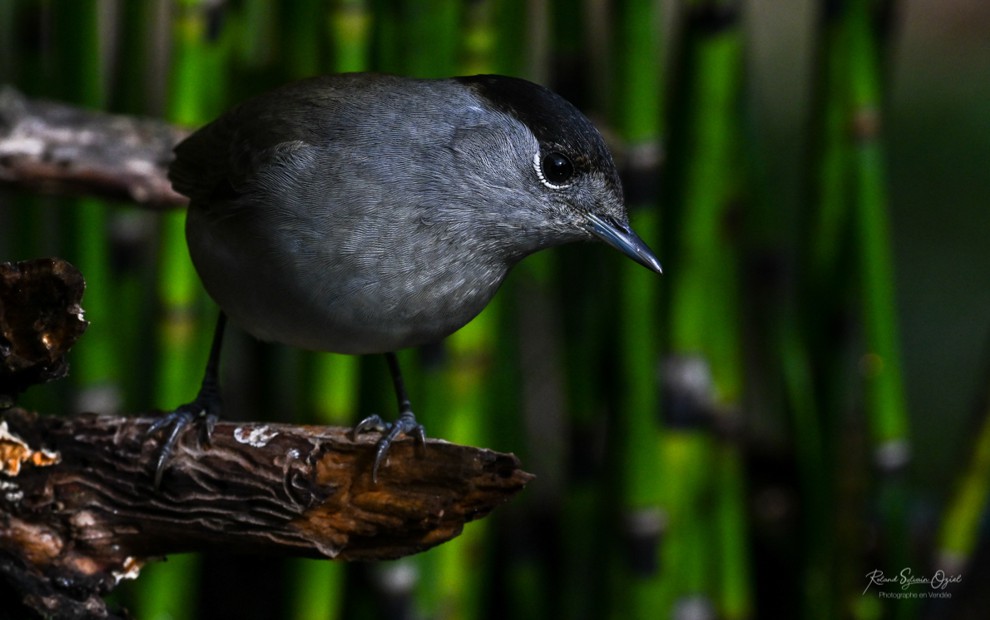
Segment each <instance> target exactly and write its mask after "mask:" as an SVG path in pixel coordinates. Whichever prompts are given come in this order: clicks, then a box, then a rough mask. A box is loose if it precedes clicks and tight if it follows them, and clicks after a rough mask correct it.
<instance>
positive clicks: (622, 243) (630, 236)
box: [587, 213, 663, 273]
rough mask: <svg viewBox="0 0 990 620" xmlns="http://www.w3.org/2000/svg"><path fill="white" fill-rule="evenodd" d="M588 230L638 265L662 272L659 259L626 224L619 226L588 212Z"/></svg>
mask: <svg viewBox="0 0 990 620" xmlns="http://www.w3.org/2000/svg"><path fill="white" fill-rule="evenodd" d="M587 216H588V231H589V232H590V233H591V234H593V235H595V236H596V237H598V238H599V239H601V240H602V241H604V242H605V243H607V244H609V245H610V246H612V247H613V248H615V249H616V250H618V251H620V252H622V253H623V254H625V255H626V256H628V257H629V258H631V259H633V260H634V261H636V262H637V263H639V264H640V265H642V266H644V267H646V268H647V269H650V270H651V271H655V272H657V273H663V268H662V267H661V266H660V261H658V260H657V257H656V256H654V255H653V252H652V251H651V250H650V248H648V247H647V246H646V244H645V243H643V240H642V239H640V238H639V237H638V236H637V235H636V233H634V232H633V231H632V230H631V229H629V227H628V226H621V225H619V224H616V223H615V222H612V221H607V220H605V219H603V218H601V217H599V216H597V215H595V214H594V213H588V214H587Z"/></svg>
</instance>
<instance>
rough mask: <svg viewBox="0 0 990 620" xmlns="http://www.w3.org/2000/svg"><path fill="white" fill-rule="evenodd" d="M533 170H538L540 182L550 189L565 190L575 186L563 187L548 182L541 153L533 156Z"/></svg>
mask: <svg viewBox="0 0 990 620" xmlns="http://www.w3.org/2000/svg"><path fill="white" fill-rule="evenodd" d="M533 169H534V170H536V176H538V177H539V178H540V182H541V183H543V184H544V185H546V186H547V187H549V188H550V189H564V188H566V187H570V186H571V185H573V183H563V184H561V185H557V184H556V183H551V182H550V181H548V180H547V177H546V175H545V174H543V164H542V158H541V157H540V152H539V151H537V152H536V153H534V154H533Z"/></svg>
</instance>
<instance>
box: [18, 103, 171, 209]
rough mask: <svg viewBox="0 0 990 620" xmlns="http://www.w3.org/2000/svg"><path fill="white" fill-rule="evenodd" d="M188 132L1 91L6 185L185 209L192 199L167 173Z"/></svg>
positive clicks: (156, 123) (128, 117) (152, 120)
mask: <svg viewBox="0 0 990 620" xmlns="http://www.w3.org/2000/svg"><path fill="white" fill-rule="evenodd" d="M187 134H188V131H186V130H184V129H181V128H178V127H174V126H172V125H170V124H168V123H166V122H164V121H161V120H156V119H144V118H137V117H133V116H122V115H113V114H106V113H103V112H94V111H91V110H85V109H82V108H77V107H73V106H69V105H65V104H62V103H56V102H51V101H41V100H34V99H28V98H26V97H24V96H23V95H22V94H21V93H19V92H18V91H16V90H15V89H13V88H11V87H9V86H0V183H7V184H10V185H13V186H15V187H21V188H26V189H29V190H32V191H37V192H45V193H56V194H88V195H96V196H103V197H107V198H113V199H117V200H127V201H132V202H136V203H139V204H143V205H146V206H151V207H175V206H181V205H184V204H186V198H185V197H184V196H182V195H180V194H178V193H176V192H175V191H174V190H173V189H172V185H171V184H170V183H169V181H168V177H167V174H166V171H167V169H168V163H169V162H170V161H171V159H172V147H173V146H174V145H175V144H176V143H177V142H179V140H181V139H182V138H183V137H185V136H186V135H187Z"/></svg>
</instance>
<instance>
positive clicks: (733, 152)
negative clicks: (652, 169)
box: [664, 2, 752, 618]
mask: <svg viewBox="0 0 990 620" xmlns="http://www.w3.org/2000/svg"><path fill="white" fill-rule="evenodd" d="M692 6H693V8H694V10H695V11H698V12H697V13H696V14H695V16H694V19H693V20H692V24H691V26H689V31H688V34H687V38H686V45H687V49H686V51H685V56H684V61H683V68H682V71H684V72H685V74H684V75H685V77H686V80H687V81H688V84H687V85H686V86H685V87H684V88H685V89H686V92H687V95H686V97H687V103H686V105H684V106H683V107H682V108H680V110H682V111H684V112H685V113H686V115H687V118H681V119H677V120H675V121H672V122H680V123H683V124H684V126H685V128H686V129H685V130H684V131H685V134H684V136H685V137H684V139H683V140H682V141H681V142H680V143H679V146H681V147H682V148H684V149H685V150H684V152H682V153H680V154H679V155H680V156H681V157H683V158H685V161H686V162H687V164H686V170H685V171H684V175H685V176H684V179H683V181H682V183H683V190H682V191H683V193H682V195H681V200H682V202H681V206H680V208H681V213H680V220H679V222H678V234H679V236H680V239H681V241H680V252H679V253H678V256H677V262H676V265H677V272H676V277H672V278H671V280H672V281H673V282H674V290H672V292H671V311H670V312H671V323H670V330H671V336H670V339H671V349H672V353H673V354H674V355H676V356H678V357H679V358H680V359H681V360H686V359H687V360H689V359H692V358H698V361H697V363H699V364H702V365H704V366H707V367H708V368H709V369H710V372H711V376H712V381H713V383H712V388H713V395H712V396H713V399H714V404H715V411H718V412H722V413H721V415H735V413H733V412H735V411H737V409H738V407H739V402H740V398H741V395H742V382H743V370H742V365H741V342H740V341H741V335H740V333H739V330H740V323H741V319H740V307H739V299H738V297H739V292H738V290H737V282H738V279H739V278H738V274H737V270H736V265H737V264H738V262H739V260H738V257H737V252H736V250H735V249H734V248H733V246H732V242H733V240H732V239H731V238H726V228H725V222H726V221H727V215H728V213H729V208H730V207H731V204H732V201H733V198H735V195H736V194H737V193H738V192H739V185H740V179H739V178H738V176H737V174H738V173H736V172H735V171H737V170H738V169H739V165H738V164H739V152H738V149H739V133H738V132H739V129H738V128H739V126H740V122H739V118H738V115H737V112H736V108H737V105H738V100H739V94H740V88H739V87H740V80H739V76H740V74H741V69H742V62H741V61H742V57H741V51H742V38H741V29H740V24H739V20H738V18H736V19H734V20H731V21H729V20H728V19H727V18H728V16H729V15H730V14H724V15H723V16H722V19H721V20H718V22H717V23H707V22H706V21H705V19H706V11H709V10H713V9H715V7H716V6H720V5H719V3H713V2H695V3H693V4H692ZM716 10H721V11H722V12H723V13H724V12H725V11H731V10H732V9H731V8H728V7H720V8H719V9H716ZM692 26H693V27H692ZM681 363H684V362H683V361H682V362H681ZM692 363H694V362H692ZM729 425H730V426H731V425H732V423H731V422H729ZM703 434H704V433H703V432H702V431H701V430H693V431H692V430H682V431H679V432H678V433H677V435H679V436H680V437H677V438H671V441H674V442H676V445H679V446H680V448H681V449H680V450H678V452H679V453H680V452H683V454H681V458H682V459H683V462H665V465H664V469H665V471H666V472H667V474H668V479H669V478H671V477H675V476H683V475H684V473H685V469H684V468H685V466H692V467H700V468H702V469H704V470H708V471H711V472H713V474H712V478H710V479H708V480H703V481H699V482H700V483H703V484H706V485H709V486H708V488H705V487H687V486H686V483H682V484H681V485H678V486H677V487H675V489H677V488H679V492H678V493H674V492H673V490H672V492H671V494H670V496H669V497H668V499H667V504H666V505H667V506H670V507H673V506H677V507H678V508H677V511H676V512H673V513H672V514H671V518H670V529H669V535H668V538H667V543H666V544H667V545H668V547H669V548H668V549H665V550H664V551H665V554H664V565H665V566H676V567H678V571H679V572H682V573H683V574H682V575H679V576H678V577H674V576H673V575H672V576H671V578H670V580H669V582H668V583H666V584H665V588H666V589H667V591H668V593H669V594H668V596H669V597H670V598H671V600H672V602H673V605H674V607H675V608H678V607H680V606H683V605H692V606H694V605H710V606H712V607H713V608H715V609H717V610H718V613H719V615H724V616H726V617H732V618H743V617H747V616H749V615H750V614H751V613H752V600H751V596H752V595H751V593H750V590H749V574H748V568H747V566H748V549H747V541H746V537H745V535H744V532H745V531H746V525H745V520H744V517H745V514H746V512H745V510H744V508H743V500H744V497H745V491H744V481H743V476H742V467H741V463H740V459H741V458H742V456H741V454H740V453H739V451H738V450H737V449H736V448H735V447H733V446H731V444H727V443H723V444H722V445H720V446H715V445H713V444H712V443H710V442H709V441H705V440H704V439H703ZM691 435H701V436H699V437H697V438H695V439H694V440H693V441H692V440H691V439H690V436H691ZM668 453H669V452H668ZM689 480H690V478H689ZM707 493H712V494H714V496H715V497H717V498H719V501H718V504H717V510H716V511H715V512H714V513H713V514H711V513H710V511H709V510H708V509H706V507H705V506H704V504H702V503H699V502H698V498H700V497H704V496H705V495H706V494H707ZM716 558H717V560H716ZM716 562H717V563H716ZM681 567H686V569H685V570H683V571H682V570H681Z"/></svg>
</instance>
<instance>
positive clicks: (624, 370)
mask: <svg viewBox="0 0 990 620" xmlns="http://www.w3.org/2000/svg"><path fill="white" fill-rule="evenodd" d="M660 12H661V7H660V3H659V2H656V1H655V0H626V1H625V2H621V3H618V5H617V16H616V25H617V34H616V39H617V41H619V42H620V43H619V44H618V45H617V46H616V52H617V57H616V59H615V68H616V73H617V74H618V77H617V79H616V80H615V84H614V86H613V89H612V90H613V91H614V92H615V100H614V101H613V102H612V107H613V112H612V117H613V119H614V122H615V125H616V127H617V129H618V130H619V132H620V135H621V137H622V139H623V140H624V142H625V148H626V153H627V157H628V161H629V163H630V166H629V169H630V171H631V173H632V174H633V175H634V177H635V176H639V177H642V176H644V175H645V174H654V175H655V174H656V173H657V171H656V170H655V169H653V168H652V167H653V166H656V165H657V164H658V163H659V162H658V160H659V153H660V150H661V146H660V140H661V138H662V132H663V125H662V121H663V98H662V96H661V95H662V88H663V73H662V70H663V62H662V47H661V40H660V31H661V20H660ZM643 160H645V161H643ZM644 164H645V165H644ZM644 169H645V170H644ZM636 181H638V183H641V184H644V185H646V186H652V187H656V186H657V185H658V184H656V183H655V182H653V183H647V182H646V181H645V179H642V178H639V179H636ZM635 188H636V184H634V185H633V188H632V190H631V191H635ZM628 191H630V190H629V189H628V188H627V192H628ZM633 200H635V201H637V202H635V203H633V204H629V205H628V207H629V209H630V211H631V212H632V213H633V215H632V217H633V218H634V221H635V224H636V226H635V227H636V229H637V230H639V231H640V235H641V236H642V237H643V239H644V240H645V241H646V242H647V244H649V245H650V246H652V247H653V248H654V250H655V251H658V241H659V225H660V218H659V209H658V205H656V204H650V203H651V202H655V200H656V196H655V195H650V194H644V193H643V192H642V191H640V192H639V195H633ZM618 277H619V291H620V302H619V303H620V306H619V307H620V313H621V319H620V320H619V326H620V327H619V338H620V343H621V353H620V355H621V363H620V367H619V368H620V372H619V376H620V377H622V384H621V388H620V390H621V394H622V398H621V399H620V404H619V406H618V412H619V414H620V415H621V418H620V420H619V422H618V423H617V425H616V426H617V432H618V433H619V435H620V436H619V437H618V438H617V439H618V442H619V443H620V444H621V445H620V446H618V447H617V448H616V450H617V453H618V454H619V455H621V457H620V463H619V470H620V473H619V476H620V480H621V481H622V498H621V500H620V501H621V505H622V507H623V508H622V510H623V512H624V516H623V524H624V526H625V528H626V530H627V531H626V532H625V533H624V535H625V538H626V540H628V541H629V543H628V544H630V545H633V546H635V547H645V549H641V550H640V551H638V552H637V554H636V555H639V554H643V555H646V556H649V555H652V556H653V558H654V560H653V562H644V561H643V560H640V561H639V562H638V566H633V565H626V566H624V567H623V570H622V573H623V574H624V577H623V578H622V579H621V580H620V581H621V584H622V586H623V588H622V591H620V592H617V593H615V594H614V595H613V596H614V600H615V602H616V603H621V604H616V605H614V607H613V609H612V612H613V614H615V616H616V617H636V618H644V617H648V616H651V615H655V614H657V613H658V611H659V609H660V607H661V605H662V603H663V589H662V574H661V571H660V568H659V567H660V550H659V547H658V544H659V542H660V540H661V538H660V533H661V529H662V527H663V521H664V516H663V513H662V511H661V508H660V502H661V500H662V498H663V493H662V490H661V489H662V486H663V484H664V483H665V476H664V475H663V470H662V468H661V464H660V445H661V433H660V427H659V424H658V420H659V416H658V411H659V409H660V406H659V390H658V386H657V380H656V376H657V372H656V369H657V364H658V359H659V332H658V323H659V317H660V306H659V297H658V291H659V287H660V285H661V281H660V278H658V277H657V276H656V274H654V273H651V272H649V271H647V270H644V269H636V268H635V267H634V266H633V265H626V264H623V265H622V266H621V267H620V268H619V273H618Z"/></svg>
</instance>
